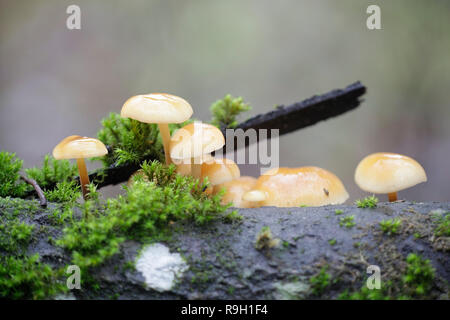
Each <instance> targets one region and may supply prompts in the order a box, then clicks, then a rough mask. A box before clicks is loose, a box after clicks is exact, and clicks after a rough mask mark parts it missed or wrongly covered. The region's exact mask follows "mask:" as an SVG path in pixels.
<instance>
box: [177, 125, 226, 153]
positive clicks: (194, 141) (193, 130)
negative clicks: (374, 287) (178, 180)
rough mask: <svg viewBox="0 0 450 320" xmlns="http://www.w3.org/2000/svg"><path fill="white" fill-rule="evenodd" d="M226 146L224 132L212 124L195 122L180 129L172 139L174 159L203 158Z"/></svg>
mask: <svg viewBox="0 0 450 320" xmlns="http://www.w3.org/2000/svg"><path fill="white" fill-rule="evenodd" d="M224 145H225V138H224V136H223V134H222V131H220V130H219V129H217V128H216V127H215V126H212V125H210V124H206V123H201V122H194V123H190V124H188V125H186V126H184V127H183V128H180V129H178V130H177V131H176V132H175V133H174V134H173V136H172V138H171V139H170V156H171V158H172V159H187V158H197V157H201V156H202V155H203V154H205V153H211V152H213V151H215V150H217V149H220V148H222V147H223V146H224Z"/></svg>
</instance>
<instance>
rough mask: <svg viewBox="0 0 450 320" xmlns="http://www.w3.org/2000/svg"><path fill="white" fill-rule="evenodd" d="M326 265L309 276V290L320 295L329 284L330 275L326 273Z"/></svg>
mask: <svg viewBox="0 0 450 320" xmlns="http://www.w3.org/2000/svg"><path fill="white" fill-rule="evenodd" d="M327 270H328V266H324V267H322V268H321V269H320V271H319V273H317V274H316V275H314V276H312V277H311V278H309V283H310V285H311V291H312V293H313V294H314V295H321V294H322V293H323V292H324V290H325V289H326V288H328V287H329V286H330V285H331V275H330V274H329V273H327Z"/></svg>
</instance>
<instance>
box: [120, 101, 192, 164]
mask: <svg viewBox="0 0 450 320" xmlns="http://www.w3.org/2000/svg"><path fill="white" fill-rule="evenodd" d="M192 113H193V111H192V107H191V105H190V104H189V103H188V102H187V101H186V100H184V99H183V98H180V97H177V96H174V95H171V94H168V93H150V94H144V95H137V96H133V97H131V98H129V99H128V100H127V101H126V102H125V103H124V105H123V107H122V110H121V111H120V115H121V116H122V117H126V118H131V119H135V120H137V121H140V122H144V123H156V124H158V128H159V132H160V133H161V138H162V142H163V146H164V156H165V159H166V164H170V163H171V160H170V150H169V143H170V130H169V123H182V122H184V121H186V120H188V119H189V118H190V117H191V116H192Z"/></svg>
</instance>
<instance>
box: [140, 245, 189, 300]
mask: <svg viewBox="0 0 450 320" xmlns="http://www.w3.org/2000/svg"><path fill="white" fill-rule="evenodd" d="M188 268H189V267H188V265H187V263H186V262H185V261H184V259H183V258H182V257H181V255H180V254H179V253H170V251H169V248H168V247H166V246H165V245H163V244H161V243H154V244H151V245H149V246H147V247H145V248H144V249H143V250H142V252H141V254H140V256H139V258H138V260H137V261H136V270H138V271H139V272H141V273H142V275H143V276H144V278H145V284H146V285H147V287H148V288H151V289H154V290H156V291H159V292H163V291H168V290H170V289H172V287H173V286H174V284H175V282H176V279H177V278H180V277H181V276H182V274H183V272H185V271H186V270H187V269H188Z"/></svg>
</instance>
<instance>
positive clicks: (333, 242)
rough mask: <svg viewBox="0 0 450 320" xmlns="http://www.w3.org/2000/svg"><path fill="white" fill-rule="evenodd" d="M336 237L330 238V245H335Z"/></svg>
mask: <svg viewBox="0 0 450 320" xmlns="http://www.w3.org/2000/svg"><path fill="white" fill-rule="evenodd" d="M336 242H337V241H336V239H330V240H328V243H329V244H330V246H334V245H335V244H336Z"/></svg>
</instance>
